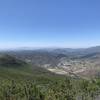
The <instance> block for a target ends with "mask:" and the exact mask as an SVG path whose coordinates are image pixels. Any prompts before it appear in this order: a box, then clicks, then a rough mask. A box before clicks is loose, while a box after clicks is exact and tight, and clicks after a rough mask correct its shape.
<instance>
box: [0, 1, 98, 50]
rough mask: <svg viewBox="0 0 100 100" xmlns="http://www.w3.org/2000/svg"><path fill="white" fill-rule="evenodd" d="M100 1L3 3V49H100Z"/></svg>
mask: <svg viewBox="0 0 100 100" xmlns="http://www.w3.org/2000/svg"><path fill="white" fill-rule="evenodd" d="M99 9H100V1H99V0H95V1H94V0H68V1H67V0H42V1H41V0H4V1H0V48H1V49H4V48H7V49H8V48H21V47H42V48H44V47H45V48H48V47H49V48H51V47H61V48H87V47H92V46H97V45H100V39H99V37H100V13H99Z"/></svg>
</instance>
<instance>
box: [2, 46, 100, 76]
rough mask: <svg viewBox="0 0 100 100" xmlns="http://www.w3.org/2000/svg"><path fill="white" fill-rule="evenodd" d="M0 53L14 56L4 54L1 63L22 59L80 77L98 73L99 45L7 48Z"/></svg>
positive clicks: (56, 71) (99, 61) (49, 69)
mask: <svg viewBox="0 0 100 100" xmlns="http://www.w3.org/2000/svg"><path fill="white" fill-rule="evenodd" d="M0 55H10V56H12V57H14V58H16V59H12V58H11V57H9V56H6V57H5V58H6V59H5V60H4V58H0V64H1V65H2V64H5V62H6V64H7V63H8V62H9V63H10V64H11V66H13V65H12V64H14V65H17V64H18V63H19V64H20V63H21V64H22V61H24V62H26V63H28V64H32V65H33V66H38V69H41V68H43V70H44V69H45V70H48V71H51V72H53V73H56V74H62V75H71V76H73V75H74V76H76V75H77V76H81V77H95V76H96V77H97V76H99V75H100V74H99V73H100V46H96V47H91V48H79V49H71V48H51V49H49V48H43V49H27V50H26V49H25V50H24V49H23V50H9V51H1V53H0ZM2 59H3V60H2ZM7 61H8V62H7ZM20 61H21V62H20ZM9 63H8V65H9ZM13 67H14V66H13Z"/></svg>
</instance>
